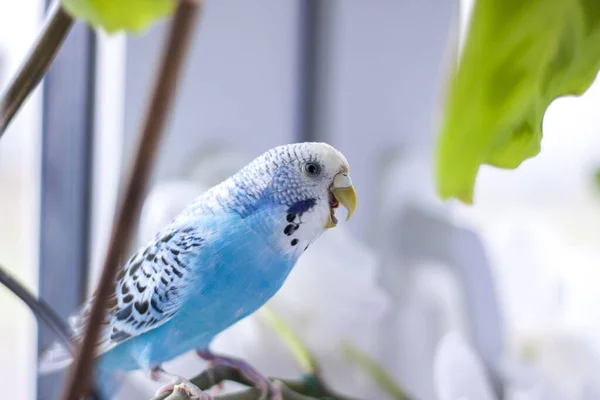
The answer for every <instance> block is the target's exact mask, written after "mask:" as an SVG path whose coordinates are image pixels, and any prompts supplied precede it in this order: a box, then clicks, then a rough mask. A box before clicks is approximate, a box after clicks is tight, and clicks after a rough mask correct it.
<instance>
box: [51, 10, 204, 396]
mask: <svg viewBox="0 0 600 400" xmlns="http://www.w3.org/2000/svg"><path fill="white" fill-rule="evenodd" d="M201 5H202V1H201V0H181V1H180V2H179V4H178V7H177V10H176V11H175V15H174V17H173V19H172V21H171V26H170V32H169V37H168V40H167V43H166V47H165V49H164V51H163V55H162V59H161V63H160V67H159V71H158V74H157V75H156V77H155V83H154V89H153V92H152V97H151V99H150V104H149V107H148V109H147V112H146V116H145V121H144V124H143V127H142V132H141V138H140V142H139V144H138V147H137V152H136V154H135V158H134V163H133V168H132V169H131V171H130V174H129V176H128V179H127V185H126V187H125V192H124V195H123V200H122V202H121V203H120V206H119V209H118V210H117V216H116V220H115V223H114V224H113V229H112V232H111V237H110V242H109V245H108V251H107V255H106V259H105V262H104V267H103V270H102V276H101V278H100V282H99V284H98V287H97V289H96V295H95V300H94V302H93V304H92V306H91V311H90V314H89V319H88V324H87V326H86V328H85V331H84V335H83V340H82V341H81V346H80V348H79V351H78V352H77V356H76V357H75V360H74V362H73V364H72V366H71V368H70V371H69V374H68V376H67V380H66V383H65V386H64V389H63V394H62V396H61V398H62V399H64V400H78V399H79V398H80V397H81V396H83V395H84V394H86V392H87V391H88V387H89V386H88V385H89V382H90V379H91V376H92V369H93V364H94V359H95V347H96V343H97V342H98V338H99V334H100V328H101V324H102V321H103V319H104V317H105V313H106V300H107V299H108V298H109V296H110V295H111V292H112V291H113V290H114V280H115V277H116V273H117V270H118V267H119V265H118V262H119V259H120V256H121V255H122V253H123V252H124V251H125V249H126V247H127V245H128V243H129V240H130V237H131V234H132V232H133V228H134V224H135V222H136V221H137V220H138V216H139V213H140V208H141V205H142V201H143V196H144V192H145V189H146V187H147V184H148V181H149V178H150V173H151V170H152V166H153V165H154V161H155V159H156V154H157V150H158V145H159V142H160V139H161V136H162V133H163V130H164V127H165V124H166V121H167V116H168V113H169V111H170V108H171V105H172V103H173V100H174V98H175V91H176V86H177V80H178V78H179V76H180V74H181V69H182V66H183V63H184V60H185V58H186V54H187V50H188V48H189V45H190V42H191V37H192V34H193V32H194V27H195V23H196V21H197V19H198V14H199V12H200V10H201Z"/></svg>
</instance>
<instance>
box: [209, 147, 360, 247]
mask: <svg viewBox="0 0 600 400" xmlns="http://www.w3.org/2000/svg"><path fill="white" fill-rule="evenodd" d="M215 189H216V190H215V191H213V193H212V197H213V198H214V199H217V198H218V199H219V203H220V205H221V206H224V207H225V208H229V209H232V210H234V211H236V212H238V213H240V214H241V215H242V216H246V215H250V214H252V213H253V212H255V211H257V210H260V209H262V208H264V207H270V208H272V209H273V218H275V219H277V222H278V223H277V224H275V225H274V227H273V229H275V230H281V232H282V233H283V235H282V243H285V245H286V246H292V247H294V248H301V249H305V248H306V246H308V245H309V244H310V243H311V242H312V241H314V240H315V239H316V238H317V237H318V236H319V234H320V233H322V232H323V231H324V230H325V229H327V228H332V227H334V226H336V224H337V218H336V215H335V213H336V210H337V208H338V206H339V205H340V204H341V205H342V206H344V207H345V208H346V209H347V210H348V213H347V218H346V219H349V218H350V217H351V216H352V214H353V213H354V209H355V207H356V194H355V192H354V187H353V186H352V180H351V179H350V166H349V165H348V161H347V160H346V158H345V157H344V155H343V154H342V153H340V152H339V151H338V150H336V149H335V148H334V147H332V146H330V145H328V144H326V143H295V144H289V145H284V146H279V147H275V148H273V149H271V150H269V151H267V152H266V153H264V154H263V155H261V156H260V157H258V158H256V159H255V160H254V161H252V162H251V163H250V164H248V165H247V166H246V167H244V168H243V169H242V170H240V171H239V172H238V173H237V174H235V175H234V176H233V177H231V178H230V179H229V180H227V181H226V182H224V183H223V184H222V185H220V187H217V188H215ZM278 233H279V232H278Z"/></svg>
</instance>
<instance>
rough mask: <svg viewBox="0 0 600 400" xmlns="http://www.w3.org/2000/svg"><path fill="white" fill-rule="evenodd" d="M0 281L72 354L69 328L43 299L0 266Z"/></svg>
mask: <svg viewBox="0 0 600 400" xmlns="http://www.w3.org/2000/svg"><path fill="white" fill-rule="evenodd" d="M0 283H1V284H3V285H4V286H6V287H7V288H8V290H10V291H11V292H13V293H14V294H15V295H16V296H17V297H18V298H20V299H21V300H22V301H23V302H24V303H25V304H27V306H28V307H29V309H30V310H31V312H33V315H35V317H36V319H37V320H38V322H41V323H44V324H46V325H47V326H48V327H49V328H50V329H52V330H53V331H54V333H56V335H57V336H58V338H59V340H60V341H61V342H62V344H63V345H64V346H65V348H67V349H68V350H69V351H70V352H71V354H73V343H72V342H71V337H72V333H71V328H70V327H69V325H68V324H66V323H65V321H64V320H63V319H62V318H61V317H60V316H59V315H58V314H57V313H56V311H54V309H53V308H52V307H50V306H49V305H48V303H46V302H45V301H44V300H42V299H38V298H36V297H35V296H34V295H33V294H32V293H31V292H30V291H29V290H27V288H26V287H25V286H23V285H22V284H21V283H19V281H17V280H16V279H14V278H13V277H12V276H10V275H9V274H8V272H7V271H6V270H4V268H2V266H0Z"/></svg>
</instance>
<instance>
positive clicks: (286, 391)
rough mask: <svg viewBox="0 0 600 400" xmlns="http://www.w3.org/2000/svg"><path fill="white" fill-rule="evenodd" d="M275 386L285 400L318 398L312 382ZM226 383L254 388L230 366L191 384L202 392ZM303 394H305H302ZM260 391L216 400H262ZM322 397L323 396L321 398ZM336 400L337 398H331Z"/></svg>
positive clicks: (169, 397) (171, 398)
mask: <svg viewBox="0 0 600 400" xmlns="http://www.w3.org/2000/svg"><path fill="white" fill-rule="evenodd" d="M271 380H272V381H273V382H274V384H276V385H279V386H280V388H281V394H282V397H283V400H314V399H315V398H318V397H313V396H312V395H311V390H310V387H309V386H311V384H310V381H309V380H307V381H285V380H282V379H277V378H272V379H271ZM224 381H231V382H237V383H241V384H242V385H246V386H252V382H251V381H250V380H248V379H247V378H246V377H245V376H244V375H243V374H242V373H241V372H240V371H239V370H238V369H236V368H232V367H229V366H223V365H219V366H217V367H215V368H211V369H207V370H205V371H203V372H202V373H201V374H200V375H198V376H196V377H195V378H192V379H191V382H192V383H193V384H194V385H196V386H197V387H198V388H200V389H201V390H208V389H210V388H211V387H213V386H215V385H218V384H219V383H222V382H224ZM301 392H303V393H301ZM260 395H261V393H260V391H259V390H257V389H255V388H252V387H251V388H249V389H245V390H241V391H238V392H235V393H230V394H225V395H221V396H216V397H215V398H214V399H215V400H258V399H260ZM319 397H321V396H319ZM331 398H332V399H335V398H336V397H331ZM152 400H191V399H190V397H189V396H187V395H186V394H185V393H183V392H181V391H177V390H176V391H174V392H171V393H164V394H161V395H160V396H156V397H154V398H153V399H152Z"/></svg>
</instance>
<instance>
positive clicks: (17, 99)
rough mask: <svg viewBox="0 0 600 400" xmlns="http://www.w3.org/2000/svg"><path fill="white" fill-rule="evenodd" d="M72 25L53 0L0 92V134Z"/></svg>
mask: <svg viewBox="0 0 600 400" xmlns="http://www.w3.org/2000/svg"><path fill="white" fill-rule="evenodd" d="M72 26H73V18H71V16H70V15H69V14H67V13H66V12H65V10H63V8H62V7H61V6H60V5H59V0H56V1H55V2H54V4H53V5H52V7H51V9H50V11H49V13H48V17H47V18H46V23H45V24H44V27H43V28H42V31H41V32H40V34H39V36H38V37H37V39H36V41H35V43H34V44H33V47H32V49H31V50H30V52H29V54H28V55H27V58H26V59H25V61H24V63H23V65H22V66H21V68H20V69H19V70H18V71H17V74H16V75H15V76H14V78H13V79H12V81H11V82H10V83H9V84H8V87H7V88H6V90H5V91H4V92H3V93H2V96H0V137H2V135H3V134H4V132H5V131H6V128H7V127H8V125H9V124H10V122H11V121H12V119H13V117H14V116H15V114H16V113H17V111H19V109H20V108H21V105H22V104H23V102H24V101H25V100H26V99H27V97H28V96H29V94H31V92H33V90H34V89H35V87H36V86H37V85H38V83H40V81H41V80H42V78H43V76H44V74H45V73H46V71H47V70H48V67H49V66H50V64H51V63H52V61H53V60H54V57H55V56H56V53H58V49H60V46H61V44H62V42H63V41H64V39H65V38H66V37H67V34H68V33H69V31H70V30H71V27H72Z"/></svg>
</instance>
